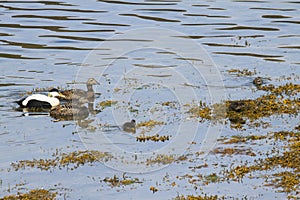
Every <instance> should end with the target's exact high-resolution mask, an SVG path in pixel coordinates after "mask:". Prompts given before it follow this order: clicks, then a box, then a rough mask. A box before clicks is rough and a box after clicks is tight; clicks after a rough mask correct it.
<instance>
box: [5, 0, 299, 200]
mask: <svg viewBox="0 0 300 200" xmlns="http://www.w3.org/2000/svg"><path fill="white" fill-rule="evenodd" d="M299 9H300V4H299V2H297V1H274V2H273V1H234V0H232V1H192V0H187V1H177V0H176V1H156V0H155V1H154V0H146V1H138V2H132V1H108V0H102V1H101V0H99V1H78V0H68V1H66V2H63V1H1V2H0V27H1V29H0V36H1V39H0V65H1V72H0V91H1V92H0V100H1V101H0V113H1V114H0V115H1V119H0V138H1V140H0V141H1V142H0V150H1V162H0V163H1V164H0V171H1V176H0V180H1V188H0V194H1V196H4V195H7V194H10V193H12V194H15V193H16V192H17V191H21V192H24V191H26V190H27V189H28V190H30V189H34V188H47V189H50V188H54V189H55V191H57V192H58V193H59V194H60V196H59V198H63V196H65V197H67V199H96V198H98V199H99V198H107V197H111V198H115V199H121V198H122V199H124V198H125V199H130V198H132V199H137V198H143V199H172V198H175V197H176V196H177V194H180V195H181V194H183V195H185V194H186V195H188V194H191V195H192V194H194V195H197V194H201V193H207V194H213V195H215V194H217V195H220V196H222V195H225V196H227V197H239V198H241V197H242V196H241V194H240V193H239V191H243V195H245V196H247V197H249V198H254V199H257V198H259V199H273V198H278V199H282V198H284V197H285V195H286V194H284V193H278V192H276V188H272V187H263V186H262V185H263V184H264V180H262V179H258V180H252V179H246V180H244V182H243V183H235V182H231V183H230V184H228V183H218V184H215V183H213V184H208V185H204V184H202V183H199V185H198V189H196V190H195V189H194V187H193V185H192V184H190V183H188V181H187V179H180V178H176V177H177V176H179V177H180V176H184V175H186V174H195V173H198V172H193V171H192V170H191V167H193V166H195V165H201V164H203V163H208V164H209V167H208V168H204V169H201V170H199V173H200V172H201V173H212V172H215V171H218V170H219V169H221V168H222V167H221V166H220V165H221V164H224V165H226V166H230V164H231V163H233V162H234V161H235V160H238V159H249V158H248V157H246V158H240V156H238V155H236V156H233V157H232V158H226V159H224V158H221V157H220V156H218V155H208V156H206V157H204V158H197V157H195V156H192V159H190V160H189V159H188V160H185V161H177V162H175V163H173V164H171V165H167V166H166V167H165V166H164V165H154V167H153V166H146V165H145V164H140V163H139V162H142V161H143V162H144V161H145V160H147V159H149V158H151V157H155V155H156V154H159V153H163V154H179V155H187V154H189V153H191V152H192V153H194V152H196V151H199V150H200V149H201V148H202V145H204V144H202V141H203V140H204V138H205V136H206V133H207V132H208V130H209V128H211V130H212V131H213V132H214V133H216V135H215V136H216V137H218V136H219V135H218V134H220V136H222V137H227V136H232V135H236V134H249V133H254V134H255V133H260V131H261V130H259V129H258V130H257V129H249V130H247V131H245V132H241V131H236V130H235V129H230V127H229V126H224V127H223V126H221V128H220V127H216V126H215V125H211V124H210V123H209V122H203V123H199V122H198V121H197V120H194V119H190V118H189V117H190V116H189V115H188V114H187V113H186V111H187V108H185V107H184V106H183V105H184V104H186V103H190V104H192V103H193V102H198V101H199V99H201V100H202V101H204V102H207V103H210V102H217V101H219V100H221V99H231V100H234V99H245V98H256V97H258V96H260V95H262V92H261V91H257V90H255V87H254V86H253V85H252V80H253V78H254V77H255V76H262V77H265V78H266V80H267V82H268V83H272V84H274V85H280V84H282V83H285V82H289V81H290V80H292V81H293V83H299V65H300V60H299V46H300V34H299V27H298V26H299V24H300V16H299ZM202 47H203V48H202ZM206 52H207V54H206ZM230 69H248V70H250V71H254V70H255V71H256V72H257V74H256V75H253V76H242V77H237V76H235V75H232V74H230V73H228V72H227V70H230ZM89 77H95V78H96V79H97V80H99V81H100V82H101V85H100V86H96V87H95V90H96V93H97V95H96V100H95V105H94V106H95V107H97V108H99V102H101V101H104V100H116V101H118V103H117V105H115V106H112V107H111V108H105V109H104V110H103V111H102V112H100V113H97V114H90V116H89V118H88V119H90V120H91V121H92V122H91V124H90V125H91V126H93V127H96V131H93V130H91V129H88V128H82V127H80V126H78V125H76V122H74V121H60V122H56V121H55V120H54V119H53V118H51V117H50V116H47V115H36V116H23V115H22V112H18V111H16V110H15V108H16V107H17V105H16V104H15V103H14V101H15V100H17V99H19V98H21V97H22V96H23V95H24V94H26V92H30V91H32V90H34V89H35V88H48V87H61V88H67V87H74V84H72V82H74V81H77V82H84V81H86V80H87V78H89ZM288 77H290V79H289V78H288ZM75 87H79V88H83V89H85V86H84V84H75ZM100 93H101V95H100ZM128 102H129V103H128ZM164 102H175V103H174V106H173V107H172V106H162V104H163V103H164ZM129 110H131V111H129ZM132 110H137V112H136V111H132ZM131 118H135V119H136V120H137V122H142V121H147V120H149V119H155V120H157V121H163V122H166V125H165V126H156V127H155V128H154V129H153V130H151V131H150V133H151V134H156V133H159V134H162V135H170V136H172V137H171V140H170V141H167V142H165V143H162V142H159V143H154V142H146V143H138V142H136V141H135V135H131V134H128V133H124V132H122V131H121V130H119V129H113V128H111V129H112V130H110V128H109V129H108V130H107V128H105V127H104V128H103V127H102V126H100V124H101V125H103V124H110V125H112V126H117V125H120V124H122V123H124V122H125V121H130V120H131ZM286 120H288V123H286ZM267 121H271V122H272V124H273V127H271V128H269V129H263V131H264V132H268V131H269V130H282V129H287V130H289V129H291V128H292V127H294V126H295V125H297V122H298V121H299V120H298V119H297V118H289V117H284V118H283V119H272V118H271V119H267ZM101 127H102V128H101ZM284 127H287V128H284ZM222 128H223V129H222ZM142 131H143V129H138V133H137V134H140V133H141V132H142ZM74 132H76V133H78V134H72V133H74ZM148 133H149V132H148ZM215 139H216V138H214V139H212V141H209V140H207V141H208V142H212V143H214V142H215ZM193 141H195V142H196V145H190V143H191V142H193ZM86 148H88V149H98V150H101V151H108V152H113V154H114V155H116V157H117V159H116V160H114V161H111V162H107V163H104V164H102V163H93V164H91V165H85V166H82V167H79V168H78V169H76V170H73V171H68V170H67V169H64V168H63V169H61V170H60V169H54V170H53V171H52V172H49V171H46V172H45V171H40V170H39V169H24V170H19V171H17V172H15V171H13V170H11V166H10V163H11V162H15V161H18V160H26V159H28V160H32V159H40V158H50V157H51V155H52V154H53V153H54V152H55V151H56V149H60V150H61V151H62V152H70V151H74V150H85V149H86ZM210 148H211V147H210ZM253 148H257V151H267V150H268V148H270V147H268V146H266V147H262V146H261V145H257V146H255V147H253ZM174 149H175V150H174ZM204 149H205V148H204ZM124 152H125V154H124ZM134 155H137V156H138V159H137V161H135V160H134V159H133V158H134ZM126 160H128V161H130V162H129V163H126V162H125V161H126ZM214 164H216V165H214ZM124 171H125V172H127V173H128V176H130V177H131V178H138V179H139V180H141V181H142V182H143V183H142V184H138V183H136V184H133V185H129V186H120V187H110V186H109V185H108V184H107V183H105V182H103V181H101V180H103V179H104V178H105V177H113V176H114V175H117V176H119V177H122V173H123V172H124ZM173 182H175V183H176V184H175V186H172V185H171V183H173ZM17 184H21V185H22V184H24V185H22V186H16V185H17ZM150 186H155V187H157V188H158V192H157V193H154V194H153V193H152V192H151V191H150V190H149V188H150ZM24 188H25V189H24ZM232 188H238V189H232Z"/></svg>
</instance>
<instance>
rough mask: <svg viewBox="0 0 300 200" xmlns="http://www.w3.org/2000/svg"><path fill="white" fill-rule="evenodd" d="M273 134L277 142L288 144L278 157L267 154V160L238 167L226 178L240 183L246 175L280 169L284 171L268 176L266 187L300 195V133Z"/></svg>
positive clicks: (228, 173) (260, 159) (262, 159)
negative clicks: (281, 141)
mask: <svg viewBox="0 0 300 200" xmlns="http://www.w3.org/2000/svg"><path fill="white" fill-rule="evenodd" d="M273 134H274V139H275V140H278V139H280V140H283V141H286V142H287V144H286V146H285V147H284V151H283V152H282V153H279V152H278V153H276V155H272V154H269V153H267V154H266V155H267V157H266V158H259V159H256V160H255V162H254V163H255V164H252V165H247V164H245V165H239V166H236V167H234V168H232V169H231V170H229V171H226V172H225V174H226V178H227V179H230V180H234V181H239V180H241V179H242V178H243V177H244V176H245V175H247V174H251V172H254V171H265V172H269V171H271V172H272V170H273V169H274V168H280V169H283V171H281V172H277V173H273V174H271V175H268V179H267V180H266V181H267V182H268V183H267V184H266V185H269V186H273V187H275V188H281V190H279V192H285V193H288V194H293V193H295V194H299V193H300V133H299V132H296V133H294V132H287V131H279V132H275V133H273ZM273 151H275V150H273ZM275 152H276V151H275ZM271 155H272V156H271Z"/></svg>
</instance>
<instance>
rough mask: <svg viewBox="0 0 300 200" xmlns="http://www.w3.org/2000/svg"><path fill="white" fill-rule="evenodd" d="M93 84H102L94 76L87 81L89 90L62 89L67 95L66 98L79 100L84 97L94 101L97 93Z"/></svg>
mask: <svg viewBox="0 0 300 200" xmlns="http://www.w3.org/2000/svg"><path fill="white" fill-rule="evenodd" d="M93 85H100V83H99V82H98V81H96V79H94V78H89V79H88V80H87V82H86V87H87V91H84V90H82V89H71V90H65V91H62V94H63V95H64V96H65V98H64V99H65V100H77V99H80V98H82V97H84V98H86V99H88V100H89V101H94V98H95V93H94V90H93Z"/></svg>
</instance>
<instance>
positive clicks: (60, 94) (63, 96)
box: [58, 92, 67, 99]
mask: <svg viewBox="0 0 300 200" xmlns="http://www.w3.org/2000/svg"><path fill="white" fill-rule="evenodd" d="M58 94H59V97H61V98H64V99H66V98H67V97H66V96H65V95H63V94H62V93H60V92H59V93H58Z"/></svg>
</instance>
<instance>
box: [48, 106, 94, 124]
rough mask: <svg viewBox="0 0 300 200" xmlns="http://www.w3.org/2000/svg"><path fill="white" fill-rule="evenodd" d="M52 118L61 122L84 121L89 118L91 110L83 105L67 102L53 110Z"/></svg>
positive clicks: (51, 111) (51, 112)
mask: <svg viewBox="0 0 300 200" xmlns="http://www.w3.org/2000/svg"><path fill="white" fill-rule="evenodd" d="M50 116H51V117H53V118H55V119H59V120H82V119H85V118H87V117H88V116H89V110H88V108H87V107H86V106H83V105H82V104H74V103H71V102H67V103H66V104H64V105H59V106H57V107H54V108H52V109H51V110H50Z"/></svg>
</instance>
